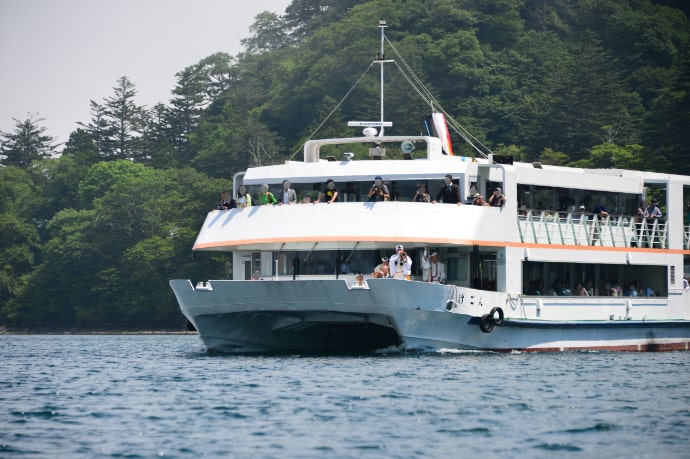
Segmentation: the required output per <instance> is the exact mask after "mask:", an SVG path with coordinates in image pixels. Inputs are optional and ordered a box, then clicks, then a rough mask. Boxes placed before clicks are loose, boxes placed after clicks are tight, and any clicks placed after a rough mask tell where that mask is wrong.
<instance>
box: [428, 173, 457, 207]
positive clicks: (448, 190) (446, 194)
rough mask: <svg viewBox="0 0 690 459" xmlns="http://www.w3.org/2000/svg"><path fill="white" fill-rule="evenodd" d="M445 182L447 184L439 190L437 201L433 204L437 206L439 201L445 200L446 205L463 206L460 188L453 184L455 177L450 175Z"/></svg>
mask: <svg viewBox="0 0 690 459" xmlns="http://www.w3.org/2000/svg"><path fill="white" fill-rule="evenodd" d="M443 180H444V182H445V183H444V185H443V187H442V188H441V189H440V190H439V192H438V194H437V195H436V199H434V200H433V201H431V202H432V203H433V204H436V203H437V202H438V201H441V200H443V202H444V203H445V204H457V205H461V204H462V202H460V187H459V186H457V185H456V184H454V183H453V176H452V175H450V174H448V175H446V177H445V178H444V179H443Z"/></svg>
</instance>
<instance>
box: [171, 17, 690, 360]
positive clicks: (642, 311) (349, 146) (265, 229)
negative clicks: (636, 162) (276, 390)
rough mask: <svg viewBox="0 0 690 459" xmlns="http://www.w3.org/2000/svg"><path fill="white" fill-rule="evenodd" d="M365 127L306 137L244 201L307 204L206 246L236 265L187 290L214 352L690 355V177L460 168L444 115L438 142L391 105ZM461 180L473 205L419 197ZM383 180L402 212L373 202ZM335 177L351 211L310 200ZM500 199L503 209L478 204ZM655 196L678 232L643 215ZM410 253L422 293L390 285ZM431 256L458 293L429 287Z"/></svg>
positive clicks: (248, 215) (230, 229)
mask: <svg viewBox="0 0 690 459" xmlns="http://www.w3.org/2000/svg"><path fill="white" fill-rule="evenodd" d="M380 27H381V53H380V54H379V56H378V57H377V59H376V61H375V63H377V64H380V67H381V82H382V94H383V68H384V64H385V63H387V62H390V61H387V60H385V59H384V54H383V46H384V29H385V21H382V22H381V24H380ZM382 100H383V97H382ZM350 124H351V126H352V130H353V136H352V137H349V138H337V139H320V140H309V141H307V142H306V143H305V145H304V156H303V160H302V161H292V160H290V161H286V162H285V163H284V164H279V165H272V166H264V167H254V168H250V169H248V170H247V171H245V172H242V173H239V174H236V175H235V177H234V180H233V187H234V191H233V193H234V194H236V193H237V189H238V187H239V186H240V185H244V186H245V187H246V188H247V189H248V190H249V193H250V195H251V196H252V197H253V201H254V204H258V201H259V199H258V193H259V190H260V188H261V187H262V186H263V185H268V187H269V188H270V189H271V190H272V191H273V193H274V194H277V193H276V192H277V191H278V190H279V189H280V188H282V184H283V182H284V181H285V180H288V181H289V183H290V187H291V188H292V189H294V190H295V192H296V195H297V203H295V204H282V203H280V204H281V205H254V206H251V207H245V208H232V209H228V210H213V211H211V212H209V214H208V215H207V217H206V221H205V222H204V224H203V226H202V228H201V230H200V232H199V234H198V237H197V239H196V242H195V243H194V246H193V250H194V251H222V252H228V253H229V256H232V261H233V275H232V279H210V280H203V281H199V282H197V283H194V282H192V281H191V280H185V279H178V280H171V281H170V285H171V287H172V288H173V290H174V292H175V295H176V297H177V300H178V302H179V305H180V308H181V310H182V313H183V314H184V315H185V317H186V318H187V319H188V321H189V323H190V324H191V325H193V326H194V327H195V329H196V330H197V331H198V332H199V334H200V337H201V339H202V340H203V342H204V344H205V345H206V347H207V348H208V349H209V350H217V351H222V352H273V351H279V352H353V351H354V352H360V351H376V350H384V351H392V350H397V351H411V350H417V351H444V350H490V351H501V352H506V351H566V350H616V351H666V350H687V349H688V347H689V346H690V290H689V289H688V286H687V280H686V278H687V275H688V272H690V225H688V224H686V223H685V221H686V218H687V216H684V210H685V209H684V207H685V206H686V205H687V203H688V202H689V201H690V193H689V191H690V177H688V176H680V175H673V174H663V173H653V172H641V171H632V170H619V169H615V170H614V169H603V170H602V169H578V168H571V167H557V166H549V165H546V164H540V163H520V162H514V161H513V159H512V158H511V157H506V156H498V155H493V154H488V155H486V157H466V156H456V155H453V151H452V146H451V145H450V142H449V141H448V136H447V131H446V129H447V125H446V123H445V121H444V119H443V117H442V116H440V114H438V113H437V114H434V115H433V116H431V117H429V118H428V119H427V124H426V125H427V127H428V133H427V135H416V136H400V135H393V136H391V135H386V134H385V130H386V128H390V127H391V123H390V122H386V121H384V116H383V102H382V103H381V120H380V121H375V122H353V123H350ZM420 124H421V123H420ZM359 131H361V133H362V134H361V135H358V134H359ZM447 175H450V176H452V180H453V183H454V184H455V185H457V186H458V187H459V194H460V200H461V202H460V203H459V204H456V203H452V204H449V203H447V202H446V203H444V202H441V201H440V200H436V201H437V202H417V201H415V200H413V198H414V196H415V193H416V190H417V189H418V188H419V185H424V186H426V187H427V188H428V190H429V193H430V196H431V200H435V198H436V197H437V196H438V193H439V190H440V189H441V187H442V186H446V185H445V184H444V179H445V178H446V176H447ZM375 177H381V179H382V181H383V182H384V183H385V184H386V185H387V187H388V190H389V195H390V197H389V199H388V200H384V201H378V202H370V201H369V200H368V192H369V191H370V188H371V186H372V184H373V183H374V179H375ZM328 180H332V181H334V183H335V184H336V189H337V191H338V197H337V199H336V200H335V201H334V202H333V203H327V202H316V203H313V202H308V201H309V198H308V196H309V195H310V193H311V192H313V191H314V189H315V188H318V187H319V186H321V187H322V189H324V190H325V183H326V181H328ZM497 189H500V190H501V193H502V195H503V196H504V197H505V202H504V203H503V205H502V206H479V205H475V204H476V203H477V202H478V200H477V197H478V195H480V196H481V197H484V198H489V197H490V196H491V195H492V194H493V193H494V192H495V191H496V190H497ZM654 200H658V201H659V203H660V204H658V208H659V210H662V211H663V216H662V217H661V218H659V217H658V216H657V217H653V216H651V215H647V216H644V215H639V216H638V215H637V210H638V208H639V207H640V205H641V203H642V202H645V203H650V204H651V202H652V201H654ZM582 207H584V209H583V208H582ZM643 207H646V204H645V205H644V206H643ZM595 209H596V210H597V211H598V212H596V213H595V212H594V211H595ZM604 209H606V210H607V212H602V210H604ZM643 210H646V209H643ZM398 245H402V246H403V247H404V250H405V251H406V252H407V254H408V256H409V257H411V258H412V261H413V263H412V270H411V273H410V275H409V276H408V279H404V278H403V279H394V278H386V277H383V278H378V277H375V276H374V275H373V272H374V267H375V266H376V265H378V264H379V263H381V259H382V258H385V257H389V256H391V255H392V254H393V253H394V252H395V247H396V246H398ZM432 252H436V253H437V254H438V259H439V260H440V263H442V264H443V266H444V268H445V269H444V271H445V278H444V279H441V280H442V282H429V281H428V280H427V276H426V275H425V273H424V267H427V266H428V265H427V264H426V262H425V260H426V258H425V256H426V257H428V256H429V255H430V254H431V253H432ZM437 267H438V265H437Z"/></svg>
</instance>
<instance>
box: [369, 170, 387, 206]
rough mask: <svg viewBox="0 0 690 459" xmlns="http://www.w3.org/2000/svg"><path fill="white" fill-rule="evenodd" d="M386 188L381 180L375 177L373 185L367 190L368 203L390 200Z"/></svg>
mask: <svg viewBox="0 0 690 459" xmlns="http://www.w3.org/2000/svg"><path fill="white" fill-rule="evenodd" d="M390 197H391V196H390V193H389V192H388V187H387V186H386V185H385V184H384V183H383V179H381V177H379V176H377V177H375V178H374V184H373V185H371V188H370V189H369V202H381V201H388V200H389V199H390Z"/></svg>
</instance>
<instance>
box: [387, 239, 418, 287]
mask: <svg viewBox="0 0 690 459" xmlns="http://www.w3.org/2000/svg"><path fill="white" fill-rule="evenodd" d="M388 266H389V267H390V270H391V274H390V276H391V277H392V278H394V279H407V280H410V275H411V274H412V258H410V257H409V256H408V255H407V253H406V252H405V249H404V247H403V246H402V245H401V244H398V245H396V246H395V255H393V256H391V257H390V259H389V261H388Z"/></svg>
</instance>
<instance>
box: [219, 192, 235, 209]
mask: <svg viewBox="0 0 690 459" xmlns="http://www.w3.org/2000/svg"><path fill="white" fill-rule="evenodd" d="M235 207H237V204H236V203H235V200H234V199H233V197H232V194H231V193H229V192H227V191H223V192H222V193H221V194H220V202H219V203H218V210H227V209H234V208H235Z"/></svg>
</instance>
